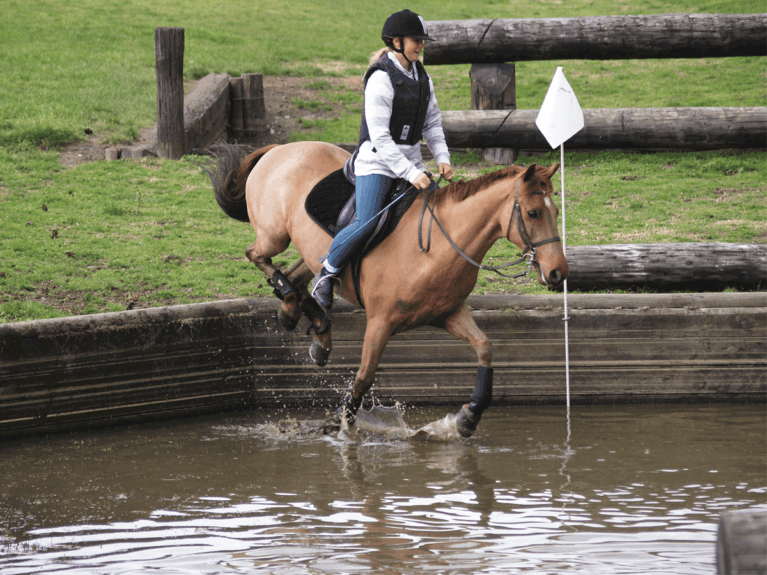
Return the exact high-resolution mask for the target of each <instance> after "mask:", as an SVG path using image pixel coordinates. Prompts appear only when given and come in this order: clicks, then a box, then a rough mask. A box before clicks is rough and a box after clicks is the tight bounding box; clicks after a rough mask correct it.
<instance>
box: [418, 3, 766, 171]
mask: <svg viewBox="0 0 767 575" xmlns="http://www.w3.org/2000/svg"><path fill="white" fill-rule="evenodd" d="M427 25H428V28H429V35H430V36H432V37H434V38H435V40H434V41H433V42H430V43H429V44H428V46H427V47H426V50H424V63H425V64H427V65H432V64H467V63H470V64H472V70H471V72H470V76H471V78H472V107H473V108H475V110H473V111H466V112H445V113H443V119H442V120H443V121H442V123H443V127H444V130H445V136H446V137H447V141H448V145H450V146H451V147H458V148H460V147H474V148H485V149H496V150H497V149H498V148H511V147H514V148H525V149H549V146H548V143H547V142H546V141H545V139H544V138H543V137H542V136H541V135H540V134H539V133H538V130H537V128H536V127H535V123H534V122H535V118H536V117H537V114H538V111H537V110H520V111H516V72H515V71H514V69H513V64H508V62H520V61H532V60H555V59H568V60H572V59H597V60H609V59H627V58H704V57H707V58H722V57H733V56H765V55H767V14H694V15H687V14H663V15H653V16H595V17H583V18H543V19H498V20H465V21H433V22H428V23H427ZM733 88H734V89H735V88H736V87H733ZM542 97H543V95H542ZM489 110H498V111H495V112H490V111H489ZM500 110H503V111H500ZM584 116H585V123H586V127H585V129H584V130H583V131H582V132H581V133H579V134H578V135H576V136H575V137H574V138H573V139H572V140H569V141H568V147H570V148H673V149H721V148H764V147H767V108H672V109H669V108H662V109H656V108H649V109H623V110H604V109H598V110H584ZM500 158H503V159H504V160H505V161H499V162H498V163H510V162H509V160H512V161H513V156H508V155H507V156H505V157H504V156H503V155H499V154H498V152H497V151H493V152H490V153H489V155H487V156H486V159H488V160H491V161H493V159H500Z"/></svg>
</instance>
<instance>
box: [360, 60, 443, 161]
mask: <svg viewBox="0 0 767 575" xmlns="http://www.w3.org/2000/svg"><path fill="white" fill-rule="evenodd" d="M413 65H414V66H415V67H416V69H417V70H418V80H413V79H412V78H411V77H410V76H408V75H407V74H404V73H403V72H402V71H401V70H400V69H399V68H398V67H397V65H396V64H395V63H394V62H392V61H391V60H390V59H389V55H388V53H387V54H384V55H383V56H382V57H381V58H379V59H378V61H377V62H376V63H375V64H373V65H372V66H371V67H370V68H369V69H368V71H367V72H366V73H365V86H367V83H368V79H369V78H370V76H371V75H372V74H373V72H375V71H376V70H383V71H385V72H386V73H387V74H389V78H391V84H392V87H393V88H394V102H393V106H392V114H391V120H390V121H389V133H391V137H392V139H394V142H395V143H396V144H408V145H409V146H412V145H414V144H417V143H418V142H420V141H421V138H422V137H423V124H424V121H425V120H426V109H427V107H428V106H429V98H430V97H431V92H430V90H429V76H428V75H427V74H426V70H424V68H423V66H422V65H421V63H420V62H419V61H417V60H416V61H415V62H413ZM369 139H370V132H369V131H368V124H367V119H366V118H365V106H364V103H363V106H362V126H361V127H360V140H359V144H362V142H364V141H366V140H369Z"/></svg>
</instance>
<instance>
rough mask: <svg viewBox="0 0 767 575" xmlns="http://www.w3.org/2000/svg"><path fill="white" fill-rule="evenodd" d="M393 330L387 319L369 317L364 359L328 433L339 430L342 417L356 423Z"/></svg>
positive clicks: (330, 419)
mask: <svg viewBox="0 0 767 575" xmlns="http://www.w3.org/2000/svg"><path fill="white" fill-rule="evenodd" d="M393 331H394V328H393V326H392V325H391V323H389V322H388V321H387V320H377V321H376V320H374V319H370V318H368V323H367V327H366V328H365V340H364V342H363V344H362V360H361V361H360V368H359V370H358V371H357V377H356V378H355V379H354V385H353V387H352V389H351V390H350V391H349V392H347V394H346V396H345V397H344V401H343V404H342V405H341V407H339V408H338V410H337V411H336V413H335V414H333V415H332V416H331V417H330V418H329V420H328V422H326V425H325V432H326V433H328V432H330V431H334V430H337V429H338V427H339V426H340V423H341V418H342V417H343V418H345V419H346V421H347V423H348V424H349V425H351V424H352V423H354V420H355V419H356V416H357V411H358V410H359V408H360V406H361V405H362V398H363V397H364V396H365V394H366V393H367V392H368V391H370V388H371V387H372V386H373V379H374V378H375V373H376V369H378V364H379V363H380V361H381V357H382V356H383V352H384V350H385V349H386V344H387V343H389V339H390V338H391V334H392V333H393Z"/></svg>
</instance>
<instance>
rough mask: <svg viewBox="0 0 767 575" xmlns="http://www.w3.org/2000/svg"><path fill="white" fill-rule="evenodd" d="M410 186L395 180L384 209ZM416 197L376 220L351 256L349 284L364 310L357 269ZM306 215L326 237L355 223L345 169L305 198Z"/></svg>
mask: <svg viewBox="0 0 767 575" xmlns="http://www.w3.org/2000/svg"><path fill="white" fill-rule="evenodd" d="M408 186H410V182H408V181H407V180H403V179H398V180H394V181H393V182H392V185H391V187H390V188H389V191H388V192H387V193H386V197H385V199H384V205H388V204H389V203H391V201H392V200H393V199H394V198H395V197H397V196H398V195H399V194H401V193H402V192H403V191H404V190H405V189H406V188H407V187H408ZM417 195H418V194H408V195H406V196H405V197H403V198H402V199H401V200H399V201H398V202H397V203H396V204H394V205H393V206H391V207H390V208H389V209H387V210H386V211H385V212H383V213H382V214H381V215H380V216H379V217H378V222H377V223H376V227H375V230H374V231H373V233H372V234H371V235H370V237H369V238H368V239H367V241H366V242H365V243H364V244H363V245H362V247H361V248H360V249H358V250H357V251H356V252H355V253H354V254H352V256H351V258H350V260H349V265H351V272H352V282H353V283H354V293H355V295H356V296H357V301H358V302H360V305H362V307H363V308H364V307H365V305H364V303H363V302H362V297H361V295H360V269H361V267H362V259H363V258H364V257H365V255H366V254H367V253H368V252H369V251H371V250H372V249H373V248H375V247H376V246H377V245H378V244H380V243H381V242H382V241H383V240H384V239H386V237H387V236H388V235H389V234H390V233H391V232H392V231H393V230H394V228H396V227H397V224H398V223H399V221H400V220H401V219H402V216H403V215H404V214H405V212H406V211H407V210H408V208H409V207H410V206H411V205H412V204H413V201H415V198H416V196H417ZM304 206H305V208H306V213H307V214H309V217H310V218H312V220H314V221H315V222H316V223H317V225H319V226H320V227H321V228H322V229H323V230H324V231H325V232H326V233H327V234H328V235H329V236H331V237H333V238H334V237H336V234H337V233H338V232H340V231H341V230H342V229H343V228H345V227H346V226H348V225H349V224H351V223H352V222H353V221H354V218H355V216H356V214H357V202H356V198H355V195H354V185H353V184H352V183H351V182H350V181H349V179H348V178H347V176H346V175H344V169H343V168H340V169H338V170H336V171H335V172H332V173H331V174H329V175H327V176H326V177H325V178H324V179H322V180H321V181H320V182H319V183H318V184H317V185H316V186H314V188H313V189H312V191H311V192H309V195H308V196H307V197H306V202H305V204H304Z"/></svg>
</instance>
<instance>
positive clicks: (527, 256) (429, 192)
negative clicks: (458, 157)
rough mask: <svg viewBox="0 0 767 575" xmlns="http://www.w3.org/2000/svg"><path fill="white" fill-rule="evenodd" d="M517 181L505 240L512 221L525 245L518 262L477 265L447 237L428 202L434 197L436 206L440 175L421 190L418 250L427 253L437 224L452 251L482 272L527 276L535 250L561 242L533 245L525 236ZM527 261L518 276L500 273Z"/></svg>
mask: <svg viewBox="0 0 767 575" xmlns="http://www.w3.org/2000/svg"><path fill="white" fill-rule="evenodd" d="M519 179H520V178H517V182H516V185H515V186H514V208H513V209H512V211H511V215H510V216H509V225H508V228H507V229H506V239H508V237H509V234H510V233H511V224H512V221H515V222H516V224H517V231H518V232H519V235H520V237H521V238H522V241H523V242H524V244H525V249H524V250H523V251H522V257H521V258H520V259H518V260H515V261H513V262H508V263H505V264H501V265H499V266H486V265H485V264H482V263H477V262H475V261H474V260H473V259H471V258H470V257H469V256H468V255H466V254H465V253H464V251H463V250H462V249H461V248H459V247H458V246H457V245H456V244H455V242H454V241H453V240H452V239H451V237H450V236H449V235H448V233H447V232H446V231H445V228H443V227H442V224H441V223H440V222H439V220H438V219H437V216H436V214H435V213H434V206H432V205H430V204H429V202H430V200H431V198H432V196H433V197H434V204H435V205H436V201H437V195H436V192H437V190H439V189H440V188H439V184H440V182H441V181H442V176H441V175H440V177H439V179H438V180H437V182H436V183H435V184H434V185H433V186H429V187H428V188H426V189H425V190H421V194H422V195H423V207H422V208H421V216H420V218H419V219H418V247H419V248H420V250H421V251H422V252H424V253H426V252H428V251H429V250H430V249H431V226H432V223H433V222H436V223H437V227H439V230H440V231H441V232H442V234H443V235H444V236H445V239H447V241H448V243H450V245H451V246H452V247H453V249H454V250H455V251H456V252H458V254H459V255H460V256H461V257H462V258H463V259H465V260H466V261H467V262H469V263H470V264H472V265H474V266H476V267H478V268H479V269H482V270H487V271H491V272H495V273H497V274H498V275H500V276H503V277H505V278H519V277H522V276H525V275H527V274H528V273H530V272H532V270H533V264H535V263H536V260H535V254H536V251H537V248H539V247H540V246H543V245H546V244H550V243H553V242H559V241H562V240H561V239H560V237H559V236H554V237H552V238H548V239H545V240H541V241H540V242H535V243H533V242H532V241H531V240H530V236H529V235H528V234H527V231H526V230H525V223H524V222H523V221H522V207H521V206H520V205H519V199H518V197H517V194H518V192H519ZM427 209H428V210H429V212H431V220H430V221H429V228H428V229H427V232H426V233H427V236H426V240H427V241H426V247H424V245H423V239H422V238H423V233H422V229H423V216H424V214H425V213H426V210H427ZM525 261H527V263H528V267H527V270H525V271H523V272H520V273H518V274H513V275H512V274H505V273H503V272H501V271H500V270H502V269H503V268H508V267H511V266H515V265H517V264H521V263H523V262H525Z"/></svg>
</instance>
